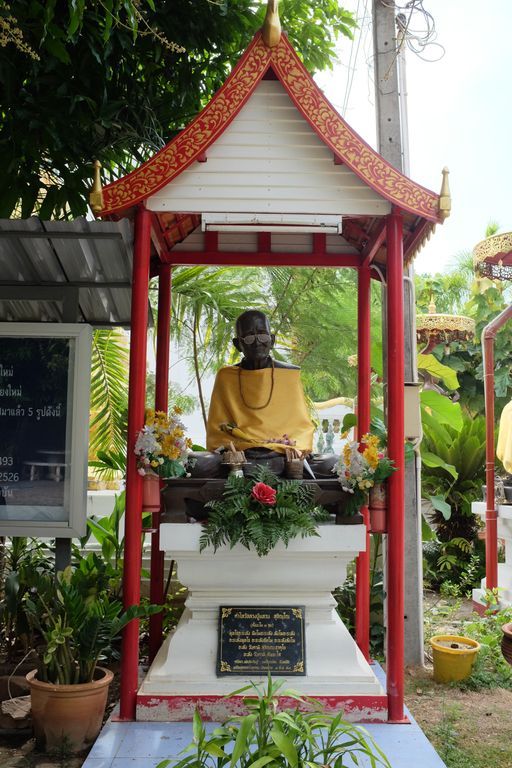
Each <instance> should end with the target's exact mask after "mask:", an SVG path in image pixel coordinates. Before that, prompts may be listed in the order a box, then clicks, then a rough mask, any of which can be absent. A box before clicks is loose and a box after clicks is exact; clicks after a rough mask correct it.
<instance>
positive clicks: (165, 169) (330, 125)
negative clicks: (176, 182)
mask: <svg viewBox="0 0 512 768" xmlns="http://www.w3.org/2000/svg"><path fill="white" fill-rule="evenodd" d="M270 67H271V68H272V69H273V70H274V73H275V74H276V76H277V77H278V79H279V80H280V81H281V83H282V84H283V86H284V88H285V90H286V91H287V93H288V94H289V96H290V98H291V99H292V101H293V103H294V105H295V107H296V108H297V109H298V110H299V112H300V113H301V114H302V115H303V116H304V117H305V118H306V120H307V121H308V122H309V123H310V125H311V126H312V128H313V129H314V131H315V132H316V133H317V134H318V136H319V137H320V138H321V139H322V141H323V142H324V143H325V144H326V145H327V146H328V147H329V148H330V149H331V150H332V151H333V152H334V153H335V154H336V155H338V156H339V157H340V158H341V160H342V161H343V162H344V163H345V164H346V165H347V167H348V168H350V169H351V170H352V171H354V173H356V174H357V175H358V176H359V178H360V179H362V180H363V181H364V182H365V183H366V184H368V186H370V187H371V188H372V189H373V190H375V191H376V192H377V193H378V194H380V195H382V197H384V198H385V199H387V200H389V202H391V203H392V204H394V205H397V206H398V207H399V208H402V209H403V210H406V211H409V212H410V213H413V214H415V215H417V216H421V217H422V218H424V219H427V220H429V221H432V222H439V221H441V220H442V217H441V215H440V213H439V196H438V195H436V194H435V193H434V192H431V191H430V190H428V189H426V188H425V187H422V186H420V185H419V184H416V183H415V182H413V181H411V180H410V179H408V178H407V177H406V176H404V175H403V174H401V173H400V172H399V171H397V170H396V168H394V167H393V166H392V165H390V164H389V163H388V162H386V161H385V160H384V159H383V158H382V157H381V156H380V155H379V154H378V153H377V152H375V150H373V149H372V148H371V147H370V146H369V145H368V144H367V143H366V142H365V141H364V140H363V139H362V138H361V137H360V136H358V134H357V133H355V132H354V131H353V130H352V129H351V128H350V126H349V125H348V124H347V123H346V122H345V121H344V120H343V118H342V117H341V116H340V115H339V114H338V113H337V112H336V110H335V109H334V107H333V106H332V105H331V104H330V102H329V101H328V100H327V99H326V97H325V96H324V94H323V93H322V91H321V90H320V88H319V87H318V86H317V85H316V83H315V82H314V80H313V78H312V77H311V75H310V74H309V72H308V71H307V70H306V68H305V67H304V65H303V64H302V62H301V61H300V59H299V58H298V56H297V54H296V53H295V51H294V49H293V47H292V45H291V44H290V43H289V41H288V39H287V38H286V36H285V35H281V37H280V40H279V42H278V43H277V45H274V47H272V48H269V47H268V46H267V45H266V44H265V42H264V41H263V37H262V34H261V32H258V33H256V35H255V37H254V39H253V40H252V42H251V44H250V45H249V47H248V48H247V50H246V51H245V53H244V55H243V56H242V58H241V59H240V61H239V62H238V64H237V66H236V67H235V69H234V70H233V72H232V73H231V75H230V76H229V77H228V79H227V80H226V82H225V83H224V85H223V86H222V88H221V89H220V90H219V91H218V92H217V93H216V94H215V96H214V97H213V99H212V100H211V101H210V102H209V103H208V104H207V105H206V107H205V108H204V109H203V110H202V111H201V112H200V113H199V115H198V116H197V117H196V118H195V119H194V120H193V121H192V122H191V123H190V124H189V125H188V126H187V127H186V128H184V129H183V131H181V133H179V134H178V136H176V137H175V138H174V139H173V140H172V141H171V142H169V144H167V145H166V146H165V147H164V148H163V149H161V150H160V152H157V154H156V155H154V156H153V157H152V158H151V159H150V160H148V161H147V162H146V163H144V164H143V165H141V166H140V168H137V169H136V170H135V171H132V173H130V174H128V175H127V176H124V177H123V178H122V179H119V180H118V181H115V182H114V183H112V184H110V185H109V186H107V187H105V188H104V189H103V209H102V210H101V212H100V213H99V215H100V216H109V215H112V214H119V213H120V212H121V211H123V210H125V209H127V208H130V207H132V206H134V205H136V204H137V203H140V202H141V201H143V200H145V199H146V198H148V197H149V196H150V195H154V194H155V193H156V192H158V190H160V189H161V188H162V187H164V186H165V185H166V184H169V182H171V181H172V180H173V179H174V178H176V176H178V175H179V174H180V173H182V171H184V170H185V169H186V168H187V167H188V166H189V165H190V164H191V163H193V162H194V161H195V160H197V159H199V158H200V157H201V155H202V154H203V153H204V152H206V150H207V149H208V147H209V146H210V145H211V144H213V143H214V142H215V140H216V139H217V138H218V137H219V136H220V135H221V134H222V133H223V131H224V130H225V129H226V128H227V126H228V125H229V124H230V123H231V121H232V120H233V119H234V118H235V117H236V115H237V114H238V112H239V111H240V109H241V108H242V107H243V106H244V104H245V103H246V102H247V100H248V99H249V98H250V96H251V95H252V93H253V92H254V89H255V88H256V86H257V85H258V83H259V82H260V80H261V79H262V77H263V76H264V74H265V73H266V71H267V70H268V69H269V68H270Z"/></svg>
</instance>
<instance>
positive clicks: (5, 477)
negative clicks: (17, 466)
mask: <svg viewBox="0 0 512 768" xmlns="http://www.w3.org/2000/svg"><path fill="white" fill-rule="evenodd" d="M19 479H20V476H19V473H18V472H0V483H17V482H18V480H19Z"/></svg>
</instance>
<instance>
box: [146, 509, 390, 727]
mask: <svg viewBox="0 0 512 768" xmlns="http://www.w3.org/2000/svg"><path fill="white" fill-rule="evenodd" d="M319 532H320V536H318V537H308V538H305V539H294V540H292V541H291V542H290V543H289V545H288V548H286V547H285V546H284V545H282V544H280V545H279V546H278V547H276V548H275V549H274V550H272V551H271V552H270V553H269V554H268V555H267V556H266V557H258V555H257V554H256V553H255V552H252V551H249V550H247V549H245V548H244V547H242V546H241V545H237V546H236V547H234V548H233V549H229V548H226V547H223V548H222V549H221V550H218V551H217V552H216V553H214V552H213V549H211V548H209V549H207V550H205V551H203V552H201V553H200V552H199V538H200V535H201V526H199V525H179V524H163V525H162V526H161V529H160V542H161V547H162V549H164V550H165V552H166V553H167V555H168V556H170V557H172V558H174V559H175V560H176V562H177V568H178V579H179V581H180V582H181V583H182V584H184V585H185V586H186V587H187V588H188V590H189V597H188V599H187V601H186V607H185V611H184V613H183V616H182V618H181V620H180V622H179V624H178V627H177V628H176V629H175V630H174V632H173V633H171V635H170V636H169V637H168V638H167V639H166V641H165V642H164V644H163V646H162V648H161V649H160V651H159V653H158V655H157V657H156V658H155V660H154V662H153V664H152V666H151V668H150V670H149V672H148V674H147V676H146V679H145V680H144V683H143V685H142V687H141V689H140V691H139V696H138V703H139V705H142V704H148V702H149V703H151V702H152V703H153V705H156V700H155V696H156V698H157V699H158V698H161V697H165V698H172V697H177V698H179V699H180V700H181V698H182V697H211V696H213V697H218V696H225V695H226V694H228V693H230V692H231V691H233V690H236V689H238V688H240V687H241V686H243V685H244V684H246V683H248V682H249V679H247V678H244V677H238V676H229V677H217V675H216V662H217V642H218V622H219V606H220V605H222V606H267V607H271V606H281V605H282V606H302V605H303V606H305V609H306V610H305V619H306V631H305V641H306V670H307V674H306V675H305V676H303V677H302V676H300V677H295V676H294V677H291V678H290V679H289V680H287V683H286V684H287V686H289V687H290V688H293V689H295V690H296V691H299V692H301V693H303V694H305V695H308V696H315V697H321V698H324V697H335V698H336V697H343V698H345V697H353V696H361V695H363V696H366V697H382V696H383V690H382V688H381V686H380V684H379V682H378V680H377V678H376V677H375V675H374V673H373V671H372V669H371V666H370V665H369V664H368V663H367V662H366V660H365V659H364V657H363V655H362V654H361V652H360V651H359V649H358V648H357V646H356V644H355V642H354V640H353V639H352V637H351V636H350V634H349V632H348V630H347V629H346V627H345V626H344V624H343V622H342V621H341V619H340V618H339V616H338V615H337V613H336V611H335V605H336V603H335V600H334V598H333V597H332V594H331V591H332V590H333V589H334V588H335V587H337V586H339V585H341V584H343V582H344V581H345V578H346V569H347V564H348V563H349V562H350V561H351V560H352V559H353V558H354V557H355V556H356V555H357V553H358V552H360V551H361V550H362V549H363V548H364V545H365V527H364V526H363V525H349V526H334V525H329V526H321V527H320V528H319ZM251 679H252V680H254V681H255V682H257V680H255V678H254V677H253V676H251ZM367 703H368V702H367ZM380 704H382V701H380ZM153 715H156V712H153ZM139 717H140V709H139V710H138V718H139ZM150 719H159V718H158V717H151V718H150ZM164 719H169V717H168V716H166V717H165V718H164Z"/></svg>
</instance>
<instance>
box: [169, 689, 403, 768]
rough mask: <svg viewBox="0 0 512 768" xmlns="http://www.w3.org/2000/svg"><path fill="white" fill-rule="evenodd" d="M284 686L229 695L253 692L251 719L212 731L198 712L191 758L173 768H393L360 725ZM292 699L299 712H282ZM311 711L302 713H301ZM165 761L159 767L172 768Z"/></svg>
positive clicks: (249, 705) (247, 699)
mask: <svg viewBox="0 0 512 768" xmlns="http://www.w3.org/2000/svg"><path fill="white" fill-rule="evenodd" d="M282 684H283V683H282V681H279V680H277V681H273V680H272V678H271V677H270V675H269V677H268V683H267V686H266V689H264V690H261V688H259V687H258V686H257V685H255V684H254V683H251V685H249V686H246V687H244V688H241V689H239V690H238V691H234V693H232V694H230V696H235V695H237V694H240V693H243V692H245V691H251V692H252V695H250V696H247V697H245V698H244V699H243V703H244V705H245V707H246V709H247V710H248V714H246V715H241V716H238V717H234V718H232V719H231V720H228V721H227V722H226V723H224V725H222V726H221V727H219V728H215V730H214V731H213V732H211V731H210V730H208V731H207V729H206V728H205V726H204V724H203V722H202V720H201V717H200V715H199V713H198V712H197V710H196V712H195V714H194V721H193V734H194V738H193V741H192V743H191V744H190V745H189V746H188V747H186V748H185V749H184V750H183V753H185V754H186V753H190V754H188V755H186V756H185V757H183V758H182V759H181V760H178V761H173V768H224V766H225V767H226V768H227V767H228V766H229V768H251V766H252V767H256V768H263V766H265V765H269V766H278V767H279V766H280V767H282V768H286V766H295V768H297V766H310V768H313V767H314V766H321V767H322V768H326V767H327V766H330V765H332V766H340V767H341V766H343V765H348V764H349V761H350V764H351V765H362V764H363V761H364V765H372V766H374V768H377V767H378V766H384V768H391V765H390V763H389V761H388V759H387V757H386V756H385V755H384V753H383V752H382V750H381V749H380V748H379V747H378V746H377V744H376V743H375V741H374V740H373V739H372V737H371V736H370V735H369V734H368V733H367V732H366V731H365V730H364V728H361V727H360V726H358V725H354V724H353V723H349V722H347V721H346V720H343V718H342V713H341V712H339V713H338V714H337V715H332V714H328V713H325V712H324V711H323V709H322V706H321V704H319V703H318V702H316V701H315V700H314V699H304V698H302V697H301V696H300V695H299V694H297V693H296V692H295V691H293V690H281V688H282ZM284 698H286V699H292V700H295V701H296V702H297V708H296V709H280V706H279V705H280V700H282V699H284ZM299 707H300V709H304V708H306V709H308V710H309V711H306V712H304V711H300V709H299ZM170 764H171V761H170V760H163V761H162V762H160V763H159V764H158V765H157V767H156V768H167V766H169V765H170Z"/></svg>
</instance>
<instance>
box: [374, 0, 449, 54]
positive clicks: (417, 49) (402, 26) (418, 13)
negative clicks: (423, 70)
mask: <svg viewBox="0 0 512 768" xmlns="http://www.w3.org/2000/svg"><path fill="white" fill-rule="evenodd" d="M424 2H425V0H409V1H408V2H407V3H404V4H403V5H400V4H399V3H389V2H386V0H381V3H382V5H385V6H386V7H388V8H394V9H395V11H396V24H397V27H398V31H399V42H398V45H399V47H400V46H402V45H406V46H407V48H408V49H409V50H410V51H411V52H412V53H414V54H415V55H416V56H418V58H420V59H422V60H423V61H430V62H434V61H439V60H440V59H442V58H443V56H444V54H445V52H446V51H445V48H444V46H443V45H441V43H438V42H437V30H436V22H435V19H434V17H433V16H432V14H431V13H430V11H427V9H426V8H425V6H424ZM427 51H428V52H429V55H426V52H427Z"/></svg>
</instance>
